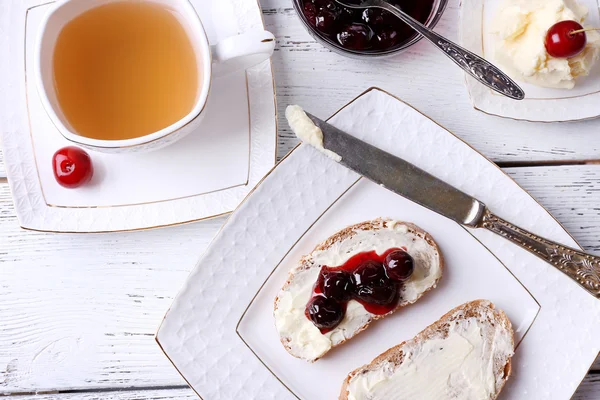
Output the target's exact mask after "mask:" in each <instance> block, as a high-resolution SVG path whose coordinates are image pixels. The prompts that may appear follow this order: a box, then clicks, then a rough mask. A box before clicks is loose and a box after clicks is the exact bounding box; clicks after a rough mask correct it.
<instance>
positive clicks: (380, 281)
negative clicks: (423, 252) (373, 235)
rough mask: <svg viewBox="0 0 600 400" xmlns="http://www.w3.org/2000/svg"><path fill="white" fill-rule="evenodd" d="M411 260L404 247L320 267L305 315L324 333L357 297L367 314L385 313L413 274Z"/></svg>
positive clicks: (340, 317) (360, 255)
mask: <svg viewBox="0 0 600 400" xmlns="http://www.w3.org/2000/svg"><path fill="white" fill-rule="evenodd" d="M413 270H414V262H413V259H412V257H411V256H410V255H409V254H408V253H407V252H406V251H405V250H403V249H399V248H392V249H389V250H387V251H385V252H384V253H383V254H381V255H379V254H377V252H375V251H367V252H362V253H358V254H355V255H354V256H352V257H350V259H349V260H348V261H346V262H345V263H344V264H343V265H341V266H338V267H328V266H322V267H321V271H320V272H319V277H318V278H317V282H316V283H315V285H314V286H313V294H312V296H311V298H310V300H309V302H308V304H307V305H306V316H307V318H308V319H310V320H311V321H312V322H313V324H314V325H315V326H316V327H317V328H319V329H320V330H321V333H323V334H325V333H327V332H329V331H330V330H332V329H333V328H335V327H336V326H337V325H338V324H339V323H340V322H341V321H342V320H343V319H344V316H345V314H346V307H347V305H348V301H350V300H356V301H358V302H359V303H361V304H362V305H363V307H364V308H365V309H366V310H367V311H368V312H370V313H372V314H376V315H383V314H387V313H388V312H390V311H392V310H393V309H394V308H396V306H397V305H398V301H399V298H400V296H399V294H400V287H401V285H402V282H404V281H406V280H407V279H408V278H410V276H411V275H412V273H413Z"/></svg>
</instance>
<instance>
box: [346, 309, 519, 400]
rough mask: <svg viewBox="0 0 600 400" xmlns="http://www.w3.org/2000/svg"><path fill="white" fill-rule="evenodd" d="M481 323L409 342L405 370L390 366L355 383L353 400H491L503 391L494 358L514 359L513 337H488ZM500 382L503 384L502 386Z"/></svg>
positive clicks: (500, 333) (458, 324)
mask: <svg viewBox="0 0 600 400" xmlns="http://www.w3.org/2000/svg"><path fill="white" fill-rule="evenodd" d="M485 334H486V332H484V331H483V330H482V328H481V326H480V323H479V322H478V321H477V319H476V318H469V319H463V320H458V321H453V322H451V323H450V328H449V331H448V336H447V337H443V336H442V335H441V334H438V335H437V337H433V338H430V339H427V340H425V341H423V342H416V341H414V340H413V341H409V342H407V343H406V345H405V346H404V347H403V353H404V358H403V360H402V362H401V363H400V364H399V365H396V364H395V363H393V362H390V361H384V362H383V363H381V364H380V365H378V366H377V368H376V369H374V370H370V371H366V372H364V373H359V374H357V375H355V376H353V377H352V378H351V379H350V382H349V384H348V388H347V390H348V400H384V399H385V400H414V399H419V400H441V399H453V400H488V399H490V398H491V397H492V395H493V394H494V393H497V390H498V388H499V387H500V386H501V384H502V383H501V380H502V379H501V377H498V378H497V377H496V374H495V372H496V371H495V370H494V356H495V355H498V354H501V355H503V356H508V357H510V356H511V355H512V354H513V352H514V346H513V342H512V337H511V335H508V334H507V333H506V331H504V330H501V329H497V330H495V333H494V335H493V336H492V337H490V338H487V340H486V339H484V338H485V337H486V335H485ZM497 379H498V381H497Z"/></svg>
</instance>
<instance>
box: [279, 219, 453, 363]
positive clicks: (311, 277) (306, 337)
mask: <svg viewBox="0 0 600 400" xmlns="http://www.w3.org/2000/svg"><path fill="white" fill-rule="evenodd" d="M394 247H404V248H406V250H407V252H408V253H409V254H410V255H411V256H412V257H413V260H414V272H413V274H412V276H411V277H410V279H409V280H408V281H406V282H405V283H404V284H403V285H402V286H401V288H400V293H399V298H400V300H399V302H398V305H397V307H396V308H395V309H394V310H392V311H391V312H389V313H387V314H384V315H375V314H371V313H370V312H368V311H367V310H365V308H364V307H363V306H362V305H361V304H360V303H358V302H357V301H354V300H350V302H349V303H348V306H347V308H346V314H345V317H344V319H343V320H342V322H341V323H340V324H339V325H338V326H337V327H335V328H334V329H333V330H331V331H330V332H327V333H326V334H321V332H320V330H319V329H318V328H317V327H316V326H315V325H314V324H313V323H312V321H310V320H309V319H308V318H307V317H306V315H305V308H306V304H307V303H308V301H309V300H310V298H311V295H312V288H313V285H314V284H315V282H316V281H317V277H318V275H319V272H320V270H321V266H323V265H327V266H329V267H335V266H340V265H342V264H343V263H344V262H346V261H347V260H348V259H349V258H350V257H352V256H353V255H355V254H358V253H361V252H364V251H372V250H376V251H377V252H378V254H383V252H385V251H386V250H388V249H391V248H394ZM443 264H444V263H443V259H442V255H441V253H440V250H439V248H438V245H437V244H436V243H435V241H434V240H433V238H432V237H431V236H430V235H429V234H428V233H427V232H425V231H423V230H422V229H420V228H419V227H417V226H416V225H414V224H411V223H407V222H400V221H395V220H391V219H375V220H372V221H367V222H363V223H360V224H356V225H353V226H350V227H347V228H345V229H343V230H341V231H339V232H337V233H336V234H334V235H333V236H331V237H330V238H328V239H327V240H325V241H324V242H323V243H321V244H319V245H318V246H317V247H316V248H315V249H314V250H313V251H312V252H311V253H310V254H309V255H307V256H305V257H303V258H302V259H301V260H300V262H299V264H298V265H297V266H296V267H295V268H293V269H292V270H291V271H290V274H289V277H288V280H287V282H286V283H285V284H284V285H283V287H282V289H281V291H280V292H279V294H278V295H277V298H276V299H275V311H274V316H275V325H276V327H277V330H278V332H279V335H280V339H281V342H282V343H283V345H284V346H285V348H286V350H287V351H288V352H289V353H290V354H291V355H293V356H295V357H298V358H302V359H304V360H307V361H310V362H314V361H316V360H317V359H319V358H320V357H322V356H323V355H324V354H325V353H327V352H328V351H329V350H330V349H331V348H333V347H335V346H338V345H340V344H342V343H344V342H345V341H346V340H348V339H350V338H352V337H353V336H355V335H356V334H358V333H359V332H361V331H363V330H365V329H366V328H367V327H368V326H369V324H370V323H371V321H373V320H377V319H380V318H383V317H385V316H387V315H389V314H391V313H393V312H394V311H396V310H398V309H400V308H402V307H404V306H407V305H409V304H412V303H414V302H416V301H417V300H418V299H419V298H421V296H423V294H425V293H426V292H428V291H429V290H431V289H433V288H434V287H436V285H437V283H438V281H439V280H440V278H441V277H442V269H443Z"/></svg>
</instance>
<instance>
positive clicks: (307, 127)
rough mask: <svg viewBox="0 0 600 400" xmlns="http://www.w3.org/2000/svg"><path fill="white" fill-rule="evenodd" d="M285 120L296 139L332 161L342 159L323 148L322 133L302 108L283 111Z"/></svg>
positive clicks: (289, 108) (297, 107)
mask: <svg viewBox="0 0 600 400" xmlns="http://www.w3.org/2000/svg"><path fill="white" fill-rule="evenodd" d="M285 118H286V119H287V121H288V123H289V124H290V127H291V128H292V131H293V132H294V134H295V135H296V136H297V137H298V139H300V140H302V141H303V142H304V143H306V144H310V145H311V146H313V147H314V148H316V149H317V150H319V151H321V152H322V153H324V154H325V155H326V156H327V157H329V158H331V159H332V160H334V161H337V162H340V161H342V157H340V156H339V155H337V154H335V153H334V152H333V151H331V150H327V149H325V148H324V147H323V131H321V128H319V127H318V126H316V125H315V123H314V122H312V120H311V119H310V118H309V117H308V115H306V113H305V112H304V110H303V109H302V107H300V106H295V105H291V106H288V107H287V108H286V109H285Z"/></svg>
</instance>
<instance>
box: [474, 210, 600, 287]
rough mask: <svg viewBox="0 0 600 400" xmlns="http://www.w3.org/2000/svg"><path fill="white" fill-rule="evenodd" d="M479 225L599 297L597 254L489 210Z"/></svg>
mask: <svg viewBox="0 0 600 400" xmlns="http://www.w3.org/2000/svg"><path fill="white" fill-rule="evenodd" d="M480 226H481V227H483V228H486V229H488V230H490V231H492V232H494V233H496V234H498V235H500V236H502V237H504V238H506V239H508V240H510V241H511V242H513V243H516V244H518V245H519V246H521V247H523V248H524V249H525V250H528V251H530V252H531V253H533V254H535V255H536V256H538V257H539V258H541V259H542V260H544V261H547V262H548V263H550V264H552V265H553V266H555V267H556V268H558V269H559V270H561V271H562V272H564V273H565V274H566V275H567V276H568V277H569V278H571V279H574V280H575V281H576V282H577V283H579V284H580V285H581V286H583V288H584V289H585V290H587V291H588V292H589V293H591V294H592V295H593V296H594V297H596V298H600V257H597V256H593V255H591V254H588V253H584V252H583V251H580V250H576V249H573V248H570V247H566V246H563V245H562V244H559V243H556V242H553V241H551V240H548V239H544V238H543V237H539V236H537V235H534V234H533V233H531V232H528V231H526V230H525V229H522V228H519V227H518V226H515V225H513V224H511V223H510V222H507V221H505V220H503V219H502V218H500V217H498V216H496V215H494V214H492V213H491V212H489V211H486V212H485V214H484V216H483V219H482V222H481V224H480Z"/></svg>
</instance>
